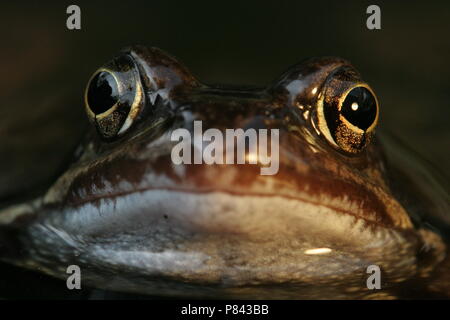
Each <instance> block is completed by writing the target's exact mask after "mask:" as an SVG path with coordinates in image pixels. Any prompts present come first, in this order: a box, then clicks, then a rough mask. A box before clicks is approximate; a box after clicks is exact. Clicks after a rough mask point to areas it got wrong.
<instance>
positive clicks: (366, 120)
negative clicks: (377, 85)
mask: <svg viewBox="0 0 450 320" xmlns="http://www.w3.org/2000/svg"><path fill="white" fill-rule="evenodd" d="M341 113H342V115H343V116H344V117H345V118H346V119H347V120H348V121H349V122H350V123H351V124H353V125H354V126H357V127H358V128H360V129H362V130H366V129H367V128H369V127H370V126H371V125H372V123H373V122H374V121H375V117H376V115H377V103H376V101H375V97H374V96H373V95H372V93H371V92H370V91H369V90H367V89H366V88H364V87H357V88H355V89H353V90H351V91H350V92H349V93H348V94H347V97H346V98H345V100H344V104H343V105H342V109H341Z"/></svg>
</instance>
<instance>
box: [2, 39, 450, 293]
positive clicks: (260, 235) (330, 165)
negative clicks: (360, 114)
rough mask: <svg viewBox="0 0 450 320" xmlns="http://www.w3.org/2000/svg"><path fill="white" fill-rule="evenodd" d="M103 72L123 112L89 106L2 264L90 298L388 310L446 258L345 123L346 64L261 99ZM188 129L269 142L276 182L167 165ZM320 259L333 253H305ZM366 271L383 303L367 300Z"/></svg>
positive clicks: (245, 172) (256, 92) (156, 64)
mask: <svg viewBox="0 0 450 320" xmlns="http://www.w3.org/2000/svg"><path fill="white" fill-rule="evenodd" d="M124 57H125V58H124ZM104 68H106V69H107V70H111V72H114V74H115V75H116V76H117V78H118V79H119V81H121V82H122V83H124V84H125V85H124V88H127V89H129V92H130V95H129V98H124V99H123V100H122V102H121V104H119V105H118V107H117V108H116V109H114V110H113V111H112V112H106V113H104V114H95V113H94V112H92V109H91V106H89V104H88V105H87V106H86V108H87V113H88V117H89V118H90V120H91V122H92V124H93V130H92V131H91V132H89V133H88V134H87V136H86V141H85V142H84V143H83V144H82V145H81V146H80V147H79V148H78V150H77V157H76V158H77V159H75V160H74V161H73V163H72V165H71V166H70V168H69V169H68V170H67V171H66V172H65V173H64V174H63V175H61V177H60V178H59V179H58V180H57V181H56V182H55V184H54V185H53V186H52V187H51V188H50V190H49V191H48V192H47V193H46V195H45V196H44V197H42V198H41V199H39V200H38V201H36V202H35V203H33V205H31V206H30V205H22V206H18V207H15V208H10V209H7V210H5V211H4V212H3V213H1V212H0V218H1V217H3V220H0V222H1V223H2V226H1V229H0V235H1V236H2V237H3V238H4V239H6V240H5V242H4V243H6V241H8V242H9V243H11V245H10V246H8V245H4V246H3V250H2V248H0V250H2V251H0V257H1V258H2V259H3V260H5V261H8V262H11V263H15V264H18V265H22V266H25V267H28V268H38V267H39V268H40V269H41V270H42V271H44V272H46V273H48V274H51V275H53V276H56V277H65V268H66V267H67V265H69V264H77V265H79V266H80V267H81V268H82V270H86V271H85V272H84V273H83V277H84V278H83V279H84V280H83V281H86V283H87V284H89V285H91V286H96V287H100V288H106V289H113V290H123V291H131V292H139V293H146V294H161V295H171V296H193V295H194V296H198V297H204V296H208V297H211V296H215V297H238V298H361V297H365V298H369V297H380V298H388V297H395V296H397V293H396V292H397V291H398V290H399V289H398V288H399V285H398V284H397V283H403V282H405V281H411V279H417V278H422V277H429V276H430V274H431V272H432V270H433V269H434V268H435V266H436V265H438V264H439V263H440V261H442V259H443V258H444V252H445V248H446V247H445V244H444V243H443V241H442V239H441V237H440V235H439V234H437V233H435V232H432V231H430V230H427V229H425V228H424V227H423V220H421V219H419V218H417V214H415V209H414V207H408V206H407V205H406V202H405V201H402V200H403V198H401V197H399V196H398V195H397V193H396V191H395V190H394V189H392V186H393V183H392V181H391V180H390V170H394V169H393V168H395V167H394V166H393V165H391V164H390V163H388V162H386V159H385V155H384V151H383V148H382V146H381V145H380V144H379V142H378V140H377V139H376V137H375V138H374V137H373V136H374V130H373V129H374V127H375V125H376V123H374V125H373V126H372V127H371V128H369V129H367V130H365V131H364V132H363V131H361V130H360V131H352V130H350V129H349V127H346V126H345V125H344V124H345V121H343V120H342V119H341V118H339V101H340V100H339V99H340V98H341V97H342V96H343V95H344V94H345V92H346V90H348V89H349V88H351V87H352V86H354V85H357V84H364V85H366V84H365V83H364V82H363V81H362V80H361V79H360V76H359V74H358V73H357V71H356V70H355V69H354V68H353V67H352V66H351V65H350V64H349V63H348V62H347V61H345V60H342V59H339V58H316V59H310V60H307V61H305V62H303V63H300V64H298V65H296V66H294V67H292V68H291V69H289V70H288V71H287V72H286V73H285V74H283V75H282V76H281V78H280V79H279V80H278V81H276V82H274V84H273V85H271V86H269V87H268V88H264V89H253V88H246V89H242V88H227V87H210V86H206V85H204V84H202V83H200V82H199V81H198V80H196V79H195V78H194V77H193V76H192V75H191V74H190V73H189V71H187V69H185V68H184V67H183V66H182V65H180V64H179V63H178V62H177V61H176V60H175V59H174V58H172V57H170V56H168V55H167V54H165V53H163V52H162V51H160V50H159V49H155V48H146V47H133V48H129V49H125V50H124V51H123V52H122V53H121V54H120V55H119V56H118V58H115V59H114V60H113V61H112V62H110V63H108V64H107V65H105V67H104ZM338 71H339V72H338ZM137 83H139V85H141V88H142V90H141V91H139V89H138V87H137V86H138V84H137ZM314 88H317V89H316V90H314ZM124 92H126V91H124ZM127 92H128V91H127ZM139 92H141V93H142V95H141V96H140V99H138V100H135V99H136V97H138V96H139ZM322 98H323V99H322ZM320 99H322V101H323V105H324V107H323V108H324V110H325V111H324V114H325V115H324V116H323V117H322V118H321V114H320V111H319V109H318V105H319V104H320V103H319V102H318V101H320ZM133 101H139V103H137V104H133ZM132 105H133V107H132ZM333 108H334V109H333ZM130 115H131V116H130ZM127 117H130V118H131V120H132V124H131V125H130V126H129V128H127V129H126V130H125V131H124V132H121V131H120V130H121V128H122V127H123V126H124V124H125V123H126V121H127V120H126V119H127ZM330 117H336V122H333V123H334V124H335V125H333V126H332V129H330V136H331V137H332V138H335V142H334V143H333V142H330V140H329V137H327V136H326V134H324V131H323V130H324V128H323V126H324V125H326V124H327V121H329V118H330ZM325 118H326V121H325V120H324V119H325ZM194 120H202V124H203V131H205V130H206V129H208V128H217V129H219V130H222V131H224V130H225V129H232V128H243V129H248V128H255V129H261V128H267V129H279V130H280V143H279V144H280V163H279V172H278V173H277V174H275V175H272V176H263V175H261V174H260V166H259V165H251V164H246V165H206V164H198V165H193V164H192V165H188V164H185V165H183V164H182V165H174V164H173V163H172V161H171V157H170V156H171V149H172V147H173V146H174V144H175V142H173V141H171V140H170V135H171V133H172V132H173V130H175V129H177V128H186V129H188V130H192V123H193V121H194ZM321 121H322V122H321ZM391 168H392V169H391ZM401 174H403V173H401ZM416 195H417V196H416ZM411 196H412V197H416V199H417V201H418V202H421V203H425V202H427V201H428V202H431V205H429V206H427V208H429V210H430V211H429V212H428V214H429V215H431V216H438V217H442V216H445V215H446V214H447V213H448V212H449V211H448V204H447V206H446V207H445V206H444V207H442V206H441V207H439V206H438V205H434V204H435V203H437V202H439V200H435V199H430V198H429V197H428V198H427V196H426V195H423V194H422V193H421V192H416V193H415V194H412V195H411ZM400 198H401V199H400ZM441 202H442V201H441ZM14 210H15V211H14ZM11 212H15V214H12V213H11ZM17 212H19V213H18V214H17ZM413 213H414V214H413ZM5 217H6V218H5ZM44 240H45V241H44ZM13 245H15V246H18V247H19V248H22V251H21V252H22V253H21V254H20V255H18V254H17V252H15V250H11V248H12V246H13ZM322 247H327V248H331V249H332V251H331V253H330V254H325V255H308V254H306V253H305V251H306V250H308V249H313V248H322ZM14 248H17V247H14ZM372 264H376V265H378V266H380V267H381V270H382V271H383V289H384V290H381V291H377V292H374V291H370V290H368V289H367V287H366V282H365V281H366V278H367V274H366V268H367V267H368V266H369V265H372ZM400 287H401V286H400ZM445 290H446V289H445ZM445 290H444V291H445ZM440 291H442V290H440Z"/></svg>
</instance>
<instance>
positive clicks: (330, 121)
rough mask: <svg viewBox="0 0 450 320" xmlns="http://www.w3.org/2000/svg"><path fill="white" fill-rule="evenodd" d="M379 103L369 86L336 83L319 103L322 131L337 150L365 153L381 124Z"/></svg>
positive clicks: (326, 85) (319, 122)
mask: <svg viewBox="0 0 450 320" xmlns="http://www.w3.org/2000/svg"><path fill="white" fill-rule="evenodd" d="M378 109H379V108H378V101H377V98H376V96H375V93H374V92H373V91H372V89H371V88H370V87H369V86H368V85H367V84H365V83H356V84H353V85H350V84H349V82H342V81H334V82H333V81H332V82H331V83H328V84H325V88H324V90H323V92H322V93H321V95H320V96H319V99H318V107H317V116H318V117H317V118H318V127H319V129H320V131H321V132H322V134H323V135H324V136H325V138H326V139H327V140H328V141H329V142H330V143H331V144H332V145H334V146H336V147H338V148H339V149H341V150H343V151H345V152H348V153H358V152H360V151H362V150H363V149H364V148H365V147H366V146H367V144H368V143H369V142H370V140H371V138H372V136H373V133H374V129H375V127H376V124H377V121H378V112H379V110H378Z"/></svg>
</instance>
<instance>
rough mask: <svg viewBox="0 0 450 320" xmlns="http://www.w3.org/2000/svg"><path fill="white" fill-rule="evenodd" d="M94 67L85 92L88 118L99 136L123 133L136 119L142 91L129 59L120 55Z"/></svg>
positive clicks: (104, 136) (136, 72)
mask: <svg viewBox="0 0 450 320" xmlns="http://www.w3.org/2000/svg"><path fill="white" fill-rule="evenodd" d="M110 65H111V67H104V68H100V69H99V70H97V71H96V72H95V73H94V74H93V75H92V77H91V79H90V80H89V82H88V85H87V87H86V91H85V96H84V98H85V99H84V100H85V106H86V112H87V114H88V117H89V120H90V121H91V122H92V123H93V124H94V126H95V127H96V129H97V132H98V133H99V134H100V136H101V137H102V138H105V139H111V138H114V137H117V136H121V135H122V134H124V133H125V132H126V131H127V130H128V129H129V128H130V127H131V125H132V124H133V123H134V122H135V120H137V117H138V116H139V114H140V113H141V110H142V108H143V105H144V93H143V88H142V84H141V81H140V77H139V74H138V71H137V68H136V67H135V66H134V64H133V62H132V61H131V58H127V57H120V58H118V59H116V60H115V61H114V63H112V64H110Z"/></svg>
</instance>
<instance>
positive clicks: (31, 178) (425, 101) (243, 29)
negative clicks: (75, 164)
mask: <svg viewBox="0 0 450 320" xmlns="http://www.w3.org/2000/svg"><path fill="white" fill-rule="evenodd" d="M70 4H77V5H79V6H80V7H81V20H82V29H81V30H79V31H78V30H75V31H69V30H67V29H66V19H67V17H68V15H67V14H66V8H67V6H68V5H70ZM370 4H378V5H379V6H380V7H381V21H382V22H381V26H382V29H381V30H374V31H371V30H368V29H367V28H366V19H367V17H368V15H367V14H366V8H367V6H368V5H370ZM449 33H450V2H448V1H447V2H444V1H442V2H437V1H421V2H411V1H396V2H395V3H394V1H389V2H388V1H370V2H369V1H315V0H310V1H306V2H304V1H278V0H277V1H275V0H273V1H267V2H263V1H244V0H241V1H237V2H232V1H220V2H219V1H211V0H209V1H178V2H174V1H145V2H144V1H131V0H127V1H121V2H113V1H102V2H100V1H96V2H94V1H91V2H87V1H86V2H83V1H70V2H68V1H60V2H53V3H52V4H50V3H43V2H42V1H34V2H31V1H30V2H27V4H21V5H20V6H19V5H16V4H13V3H4V2H2V4H0V35H1V37H0V41H1V42H0V43H1V50H0V70H1V71H0V75H1V76H0V203H1V202H2V201H3V202H4V203H5V202H7V201H11V199H14V198H15V197H17V195H18V196H19V197H20V196H22V195H24V194H29V192H31V191H33V190H36V188H37V187H39V186H40V187H42V188H45V186H46V185H48V184H49V183H51V181H52V180H53V178H54V176H55V175H57V174H58V172H59V171H60V170H61V168H62V166H63V165H64V163H65V161H66V160H67V157H68V156H70V153H71V150H72V149H73V147H74V146H75V145H76V143H77V142H78V140H79V138H80V136H81V135H82V133H83V131H84V130H85V128H86V126H87V121H86V119H85V115H84V110H83V101H82V95H83V91H84V87H85V85H86V82H87V80H88V78H89V77H90V75H91V74H92V72H94V71H95V70H96V69H97V68H98V67H99V66H100V65H102V64H103V63H104V62H106V61H107V60H108V59H109V58H111V57H112V56H113V55H114V54H115V53H116V52H117V51H118V50H120V49H121V48H122V47H124V46H127V45H130V44H144V45H150V46H157V47H160V48H161V49H163V50H165V51H167V52H169V53H171V54H172V55H174V56H176V57H177V58H178V59H179V60H181V61H182V62H184V63H185V64H186V65H187V66H188V68H189V69H190V70H191V71H192V73H193V74H194V75H196V76H197V77H198V78H199V79H201V80H202V81H204V82H206V83H230V84H255V85H265V84H268V83H270V82H271V81H272V80H273V79H275V78H277V77H278V76H279V75H280V73H281V72H283V71H284V70H286V69H287V68H288V67H289V66H290V65H292V64H295V63H296V62H298V61H300V60H302V59H304V58H306V57H311V56H323V55H335V56H341V57H344V58H347V59H349V60H350V61H352V62H353V64H354V65H355V66H356V68H357V69H359V70H360V72H361V73H362V75H363V77H364V79H365V80H366V81H367V82H369V83H370V84H371V85H372V87H373V88H374V90H375V92H376V93H377V95H378V97H379V99H380V101H381V119H380V124H381V126H383V127H384V128H386V129H387V130H390V131H392V132H393V133H394V134H396V135H397V136H399V137H400V138H401V139H402V140H404V141H406V142H407V143H408V144H409V145H410V146H412V147H413V149H415V150H417V151H418V152H419V153H420V154H422V155H424V156H425V157H426V158H428V159H430V160H431V161H432V162H433V163H434V164H435V165H436V166H437V167H438V168H440V170H441V171H442V172H443V173H444V174H445V175H447V176H450V148H449V137H450V129H449V120H450V92H449V84H450V81H449V74H450V62H449V59H450V41H449ZM0 279H1V278H0ZM0 286H1V284H0ZM50 287H51V286H50ZM0 290H1V287H0ZM8 290H11V287H8Z"/></svg>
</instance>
